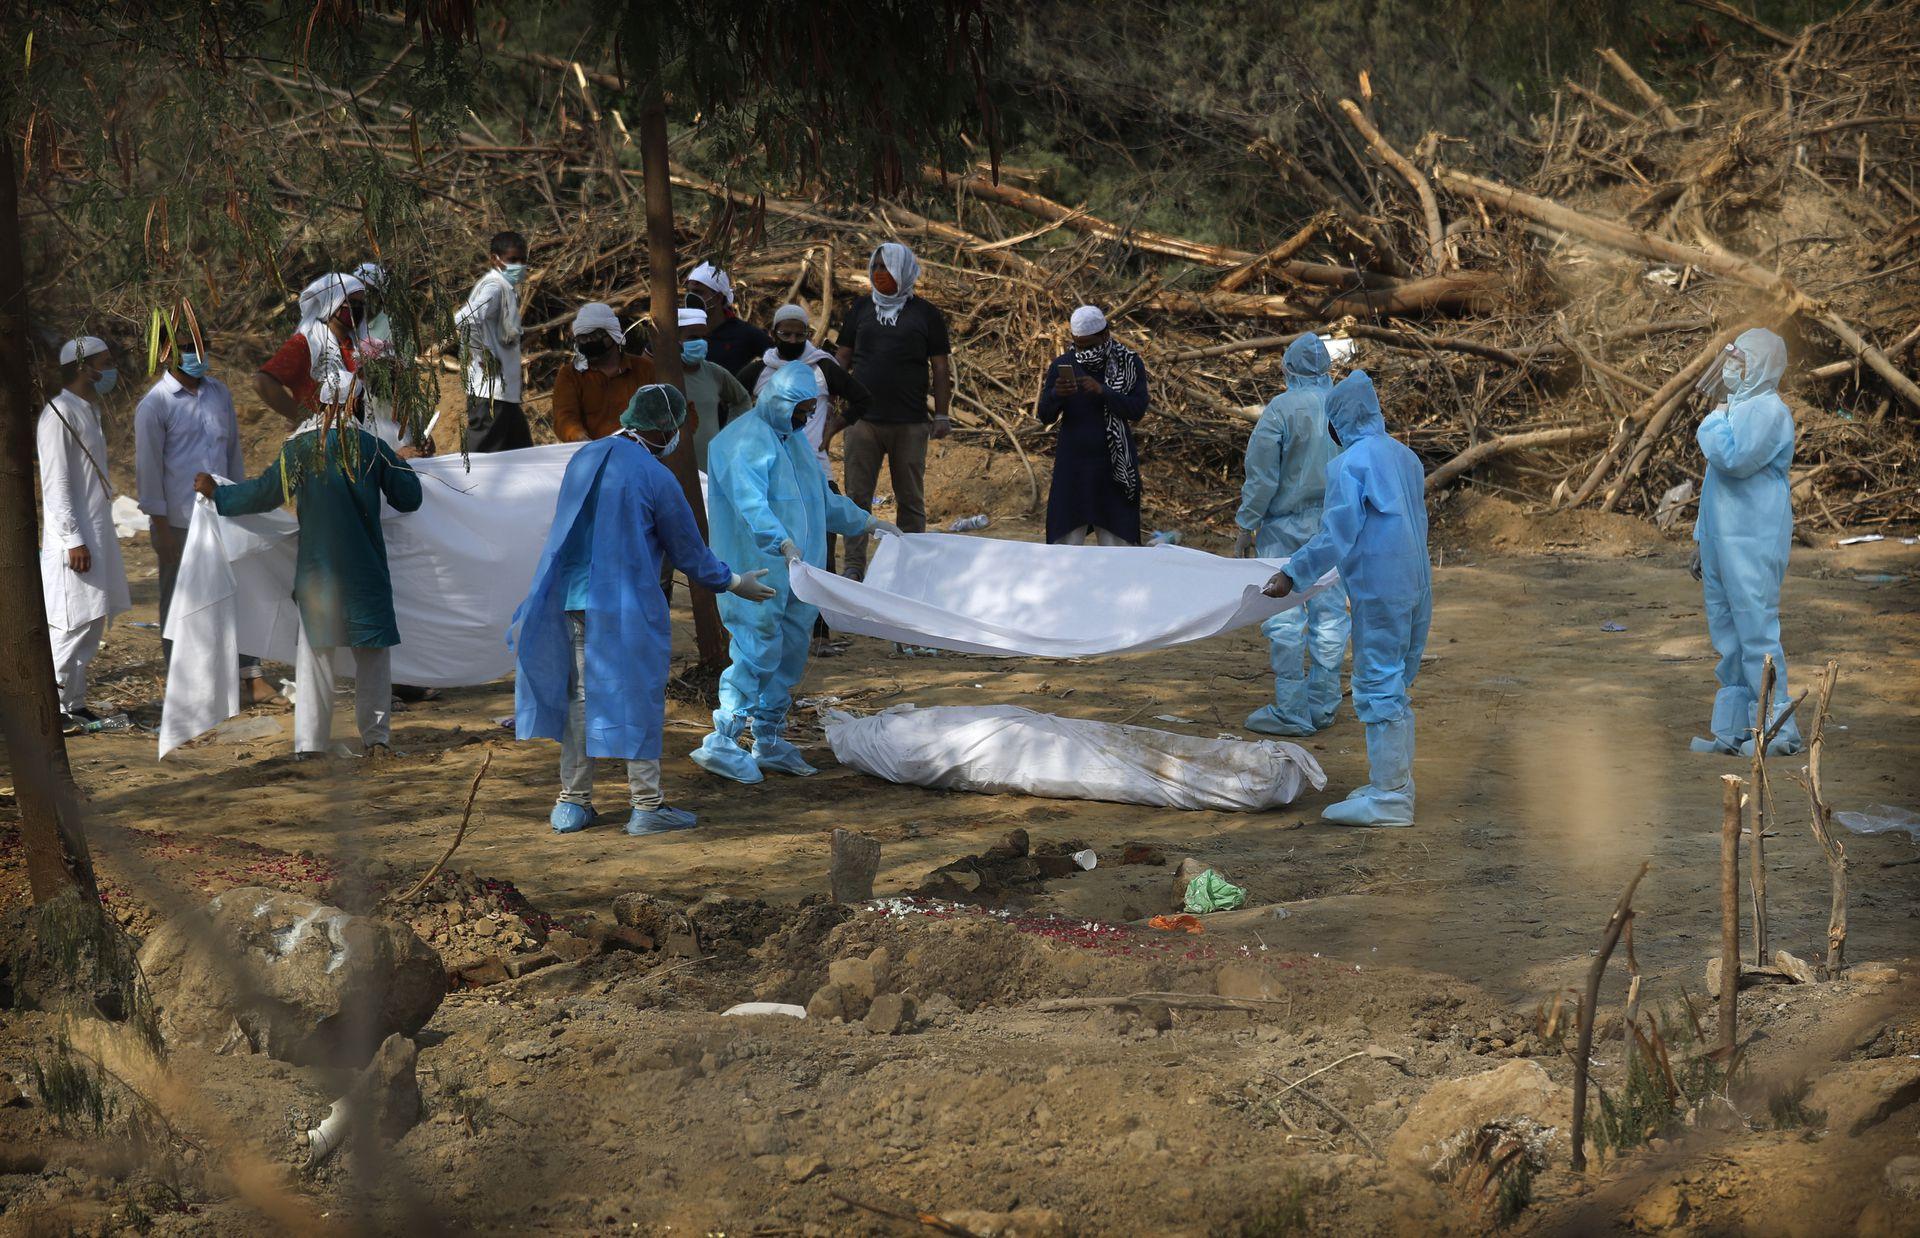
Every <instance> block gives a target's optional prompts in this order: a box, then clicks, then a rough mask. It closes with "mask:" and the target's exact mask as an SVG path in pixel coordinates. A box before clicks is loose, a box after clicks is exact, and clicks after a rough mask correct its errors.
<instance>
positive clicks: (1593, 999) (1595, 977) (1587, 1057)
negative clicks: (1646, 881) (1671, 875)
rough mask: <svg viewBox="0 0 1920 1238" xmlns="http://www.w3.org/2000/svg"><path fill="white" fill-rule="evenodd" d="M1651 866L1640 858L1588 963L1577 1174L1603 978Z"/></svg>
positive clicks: (1577, 1059) (1578, 1068)
mask: <svg viewBox="0 0 1920 1238" xmlns="http://www.w3.org/2000/svg"><path fill="white" fill-rule="evenodd" d="M1650 867H1652V864H1651V862H1650V861H1647V860H1642V861H1640V868H1639V870H1638V871H1637V872H1635V873H1634V874H1633V880H1632V881H1629V882H1627V888H1626V889H1624V890H1622V891H1621V892H1620V901H1618V902H1616V903H1615V904H1614V905H1613V914H1612V915H1610V916H1608V917H1607V927H1606V931H1605V932H1603V933H1602V934H1601V935H1600V953H1599V954H1597V955H1595V956H1594V959H1593V962H1592V963H1590V964H1588V966H1587V989H1586V996H1585V998H1583V999H1582V1000H1581V1002H1580V1029H1579V1035H1578V1037H1577V1038H1576V1045H1577V1047H1576V1049H1575V1051H1574V1060H1573V1172H1575V1173H1585V1172H1586V1168H1587V1144H1586V1125H1587V1071H1588V1068H1589V1067H1590V1065H1591V1063H1592V1061H1593V1021H1594V1017H1595V1015H1596V1013H1597V1012H1598V1010H1599V1005H1600V978H1601V976H1603V975H1604V974H1606V970H1607V960H1608V959H1610V958H1612V957H1613V948H1614V946H1615V945H1616V944H1618V943H1619V941H1620V934H1621V933H1622V932H1624V931H1625V930H1626V927H1627V923H1628V921H1630V920H1632V919H1633V892H1634V891H1635V890H1636V889H1638V888H1639V886H1640V879H1641V878H1642V877H1645V876H1646V875H1647V869H1649V868H1650Z"/></svg>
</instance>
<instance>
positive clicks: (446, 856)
mask: <svg viewBox="0 0 1920 1238" xmlns="http://www.w3.org/2000/svg"><path fill="white" fill-rule="evenodd" d="M491 768H493V749H492V748H491V747H489V748H488V749H487V755H486V756H485V757H484V758H483V759H482V760H481V762H480V768H479V769H477V770H475V771H474V774H473V785H472V786H470V787H468V788H467V806H466V807H465V808H464V809H462V810H461V812H460V828H459V829H457V830H455V831H454V833H453V841H452V842H450V843H448V844H447V849H446V850H445V851H443V852H441V854H440V858H439V859H438V860H436V861H434V865H433V867H432V868H429V869H428V870H427V875H426V876H424V877H422V878H420V880H418V881H416V882H414V883H413V887H412V888H411V889H409V890H408V891H407V892H406V893H405V894H402V895H400V896H399V897H398V898H392V899H382V900H381V901H382V902H394V903H404V902H406V901H407V900H408V899H410V898H412V897H413V896H414V895H416V894H418V893H420V891H422V890H424V889H426V888H427V886H428V884H429V883H431V882H432V881H433V879H434V878H435V877H438V876H439V875H440V870H441V869H443V868H445V867H446V866H447V861H448V860H451V859H452V858H453V853H454V852H455V851H458V850H459V849H460V842H461V840H462V839H464V838H465V837H466V836H467V822H469V821H471V820H472V819H473V801H474V800H475V799H476V798H477V797H478V796H479V794H480V780H481V779H483V778H485V777H486V776H487V771H488V770H489V769H491Z"/></svg>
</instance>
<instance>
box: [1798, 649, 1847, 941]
mask: <svg viewBox="0 0 1920 1238" xmlns="http://www.w3.org/2000/svg"><path fill="white" fill-rule="evenodd" d="M1839 678H1840V664H1839V663H1838V662H1834V661H1829V662H1828V663H1827V666H1826V670H1825V671H1824V672H1822V674H1821V676H1820V695H1819V698H1818V704H1817V705H1816V706H1815V707H1814V711H1813V723H1812V725H1811V726H1809V727H1808V728H1807V764H1806V766H1805V769H1804V771H1803V772H1804V773H1805V775H1806V779H1805V785H1806V788H1807V798H1808V799H1809V800H1810V801H1811V803H1812V807H1813V816H1812V824H1813V837H1814V839H1815V840H1816V841H1818V842H1819V844H1820V852H1821V854H1822V855H1824V856H1826V858H1827V878H1828V885H1829V893H1830V895H1831V899H1832V904H1831V907H1830V909H1829V911H1828V913H1827V975H1828V976H1829V977H1838V976H1839V975H1840V972H1841V970H1842V969H1843V968H1845V967H1846V962H1847V848H1846V846H1845V845H1844V844H1843V843H1841V841H1840V840H1839V839H1838V838H1835V837H1834V835H1833V809H1832V808H1831V807H1829V806H1828V804H1827V798H1826V792H1825V790H1824V789H1823V788H1822V787H1821V784H1820V758H1821V756H1822V755H1823V753H1824V752H1825V746H1826V737H1827V716H1828V714H1827V710H1828V707H1829V706H1830V705H1832V704H1833V686H1834V684H1835V683H1836V682H1838V680H1839Z"/></svg>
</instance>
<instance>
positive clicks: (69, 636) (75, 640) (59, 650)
mask: <svg viewBox="0 0 1920 1238" xmlns="http://www.w3.org/2000/svg"><path fill="white" fill-rule="evenodd" d="M106 632H107V617H106V616H105V615H102V616H100V617H99V618H98V619H95V620H94V621H93V622H91V623H83V624H81V625H80V626H79V627H77V628H49V629H47V637H48V639H49V641H50V642H51V643H52V645H53V679H54V682H55V683H57V684H59V685H60V709H61V712H63V713H69V714H70V713H72V712H73V711H74V710H76V709H80V708H82V707H84V706H85V705H86V703H87V665H88V663H90V662H92V661H93V655H94V654H96V653H99V652H100V638H101V637H102V636H104V635H106Z"/></svg>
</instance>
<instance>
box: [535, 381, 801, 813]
mask: <svg viewBox="0 0 1920 1238" xmlns="http://www.w3.org/2000/svg"><path fill="white" fill-rule="evenodd" d="M686 419H687V401H686V397H685V396H683V395H681V394H680V392H679V391H678V390H676V389H674V388H672V387H666V386H661V385H658V384H656V385H653V386H648V387H642V388H640V390H638V391H637V392H635V393H634V395H633V398H632V400H630V401H629V402H628V404H627V408H626V411H625V412H623V413H622V414H621V415H620V426H621V428H620V429H619V430H618V431H616V432H615V433H613V434H610V435H608V436H607V437H606V438H603V439H598V440H596V441H594V442H591V443H588V444H586V445H585V446H584V447H582V448H580V450H579V451H577V452H575V453H574V456H573V459H572V460H571V461H569V462H568V464H567V472H566V476H565V477H564V478H562V480H561V482H560V499H559V502H558V503H557V504H556V505H555V509H554V514H553V528H552V530H551V531H550V532H549V533H548V534H547V545H546V549H545V550H544V551H542V552H541V555H540V565H539V567H538V568H536V569H535V570H534V574H533V584H532V586H531V588H529V589H528V591H527V598H526V600H525V601H524V602H522V603H521V604H520V608H519V609H518V610H517V611H515V612H514V616H513V625H512V627H511V628H509V629H508V634H507V642H508V644H510V645H512V646H513V647H514V652H515V654H516V657H515V659H514V670H515V679H514V688H513V696H514V706H515V710H516V714H517V716H516V718H515V725H514V730H515V734H517V735H518V736H519V738H521V739H557V740H559V741H560V799H559V802H558V803H556V804H555V805H554V806H553V813H552V816H551V817H550V818H549V820H550V821H551V823H552V825H553V829H554V832H555V833H559V834H572V833H574V832H575V831H578V830H582V829H585V828H586V827H587V826H588V825H590V824H592V823H593V820H594V811H593V761H594V758H596V757H613V758H616V759H621V760H625V761H626V763H627V789H628V793H629V798H630V801H631V804H632V808H633V815H632V816H631V817H630V818H629V819H628V821H627V833H629V834H658V833H662V832H664V831H666V830H681V829H686V828H688V827H689V826H692V825H693V824H694V816H693V814H692V813H690V812H687V811H685V810H683V809H679V808H673V807H670V806H668V805H667V803H666V802H665V800H664V798H663V797H662V796H661V794H660V733H661V729H662V724H663V723H664V721H665V717H666V687H667V644H668V635H669V632H670V631H671V627H670V625H669V621H668V617H667V599H666V595H665V594H664V593H663V592H662V591H661V589H660V563H661V560H663V559H665V560H669V561H671V562H672V564H673V565H674V566H675V567H677V568H679V569H680V570H681V571H682V572H684V573H686V575H687V578H688V579H689V580H692V581H693V582H694V583H695V584H697V585H700V586H702V587H704V588H707V589H712V590H715V591H716V592H717V591H719V590H722V589H725V590H727V591H728V592H729V593H730V594H731V595H733V597H737V598H740V599H744V601H743V603H742V604H743V605H744V604H746V603H747V602H753V601H765V600H766V599H767V598H771V597H772V596H773V590H772V589H770V588H768V587H767V586H766V585H765V584H763V583H762V582H761V580H760V577H762V576H764V575H766V573H765V572H749V573H747V574H746V575H745V576H744V577H743V576H739V575H736V574H735V573H734V572H733V570H732V569H731V568H729V567H728V566H727V565H726V564H724V563H722V562H721V561H720V560H719V559H717V558H715V557H714V555H713V552H712V551H710V550H708V549H707V547H706V543H704V542H702V541H701V540H700V529H699V526H697V525H696V524H695V523H694V520H693V509H692V508H690V507H688V506H687V500H686V498H685V497H684V496H683V495H682V494H681V491H680V483H679V482H678V481H677V480H675V479H674V476H673V474H672V473H671V472H669V471H668V470H667V467H666V466H665V465H664V464H662V463H660V460H659V457H661V456H664V455H667V454H668V453H670V452H671V451H673V449H674V448H675V447H676V446H678V445H679V442H680V427H681V425H682V424H683V423H684V422H685V421H686Z"/></svg>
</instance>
